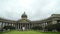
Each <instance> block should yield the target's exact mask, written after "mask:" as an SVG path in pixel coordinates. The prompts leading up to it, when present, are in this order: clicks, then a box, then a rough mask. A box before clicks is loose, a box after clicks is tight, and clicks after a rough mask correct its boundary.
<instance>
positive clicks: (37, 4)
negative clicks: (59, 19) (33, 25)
mask: <svg viewBox="0 0 60 34" xmlns="http://www.w3.org/2000/svg"><path fill="white" fill-rule="evenodd" d="M24 12H25V13H26V14H27V16H28V19H30V20H42V19H45V18H48V17H50V16H51V14H60V0H0V17H1V18H6V19H10V20H19V19H21V15H22V14H23V13H24Z"/></svg>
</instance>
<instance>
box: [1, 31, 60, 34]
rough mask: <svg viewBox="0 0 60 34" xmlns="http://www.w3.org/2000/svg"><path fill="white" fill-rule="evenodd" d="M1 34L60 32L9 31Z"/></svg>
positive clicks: (46, 33)
mask: <svg viewBox="0 0 60 34" xmlns="http://www.w3.org/2000/svg"><path fill="white" fill-rule="evenodd" d="M0 34H60V32H40V31H15V30H14V31H9V32H3V33H2V32H0Z"/></svg>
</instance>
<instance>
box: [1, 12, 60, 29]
mask: <svg viewBox="0 0 60 34" xmlns="http://www.w3.org/2000/svg"><path fill="white" fill-rule="evenodd" d="M27 18H28V16H27V15H26V14H25V12H24V13H23V14H22V16H21V19H19V20H17V21H14V20H7V19H2V18H0V24H1V25H0V29H1V28H3V27H5V26H13V27H15V29H20V30H21V29H22V28H23V27H25V29H31V28H32V27H35V26H40V27H42V28H43V29H44V27H45V26H48V25H51V24H57V23H60V14H52V15H51V16H50V17H49V18H47V19H44V20H37V21H31V20H29V19H27Z"/></svg>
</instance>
